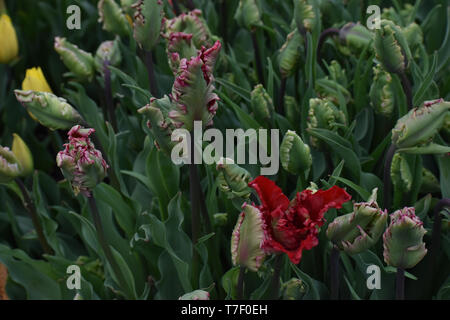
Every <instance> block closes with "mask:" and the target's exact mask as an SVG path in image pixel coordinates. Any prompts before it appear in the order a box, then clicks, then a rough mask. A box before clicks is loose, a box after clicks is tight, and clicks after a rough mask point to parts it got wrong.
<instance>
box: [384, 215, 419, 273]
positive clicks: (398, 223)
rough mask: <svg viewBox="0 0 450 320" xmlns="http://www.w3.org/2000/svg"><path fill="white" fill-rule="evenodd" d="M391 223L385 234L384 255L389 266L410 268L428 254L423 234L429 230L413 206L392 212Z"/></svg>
mask: <svg viewBox="0 0 450 320" xmlns="http://www.w3.org/2000/svg"><path fill="white" fill-rule="evenodd" d="M390 217H391V223H390V224H389V227H388V228H387V229H386V231H385V232H384V234H383V248H384V252H383V256H384V262H386V263H387V265H388V266H393V267H396V268H401V269H409V268H412V267H414V266H415V265H416V264H418V263H419V262H420V261H421V260H422V259H423V257H424V256H425V255H426V254H427V249H426V248H425V243H424V242H423V236H424V234H425V233H426V232H427V231H426V230H425V228H424V227H423V222H422V221H420V219H419V218H418V217H417V216H416V215H415V209H414V208H413V207H410V208H407V207H405V208H403V209H401V210H397V211H395V212H394V213H393V214H391V216H390Z"/></svg>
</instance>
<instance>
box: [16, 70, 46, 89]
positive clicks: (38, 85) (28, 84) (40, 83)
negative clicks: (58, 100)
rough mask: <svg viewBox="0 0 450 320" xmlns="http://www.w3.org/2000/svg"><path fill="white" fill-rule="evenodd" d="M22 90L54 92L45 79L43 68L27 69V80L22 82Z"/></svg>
mask: <svg viewBox="0 0 450 320" xmlns="http://www.w3.org/2000/svg"><path fill="white" fill-rule="evenodd" d="M22 90H25V91H26V90H33V91H40V92H50V93H51V92H52V89H51V88H50V86H49V85H48V83H47V80H46V79H45V76H44V73H43V72H42V69H41V67H37V68H31V69H27V72H26V74H25V79H23V82H22Z"/></svg>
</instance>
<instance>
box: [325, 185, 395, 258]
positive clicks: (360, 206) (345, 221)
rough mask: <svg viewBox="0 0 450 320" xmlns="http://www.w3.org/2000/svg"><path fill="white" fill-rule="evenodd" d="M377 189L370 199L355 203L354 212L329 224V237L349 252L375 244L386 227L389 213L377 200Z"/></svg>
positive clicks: (359, 250) (355, 251)
mask: <svg viewBox="0 0 450 320" xmlns="http://www.w3.org/2000/svg"><path fill="white" fill-rule="evenodd" d="M376 197H377V189H374V190H373V192H372V196H371V197H370V199H369V201H367V202H361V203H355V204H354V205H353V208H354V209H353V212H352V213H348V214H345V215H342V216H339V217H337V218H336V219H334V220H333V222H332V223H330V224H329V225H328V229H327V237H328V239H330V240H331V241H332V242H333V243H334V244H335V245H336V246H338V247H339V249H341V250H344V251H345V252H346V253H348V254H357V253H361V252H363V251H365V250H367V249H369V248H370V247H371V246H373V245H374V244H375V243H376V242H377V241H378V239H379V238H380V236H381V234H382V233H383V231H384V229H385V228H386V221H387V216H388V213H387V211H386V210H384V211H383V210H381V209H380V207H379V206H378V204H377V202H376Z"/></svg>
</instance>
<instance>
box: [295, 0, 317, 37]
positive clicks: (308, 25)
mask: <svg viewBox="0 0 450 320" xmlns="http://www.w3.org/2000/svg"><path fill="white" fill-rule="evenodd" d="M316 18H317V17H316V15H315V13H314V11H313V6H312V5H311V4H310V3H309V1H308V0H294V21H295V24H296V25H297V28H298V29H299V30H300V31H301V32H306V31H311V30H312V28H313V27H314V23H315V20H316Z"/></svg>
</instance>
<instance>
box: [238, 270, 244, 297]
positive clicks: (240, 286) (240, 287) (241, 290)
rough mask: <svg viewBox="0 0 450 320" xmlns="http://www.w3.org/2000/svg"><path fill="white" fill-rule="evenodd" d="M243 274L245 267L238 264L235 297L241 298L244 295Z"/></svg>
mask: <svg viewBox="0 0 450 320" xmlns="http://www.w3.org/2000/svg"><path fill="white" fill-rule="evenodd" d="M244 275H245V267H244V266H240V268H239V278H238V283H237V299H238V300H242V299H243V297H244Z"/></svg>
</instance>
